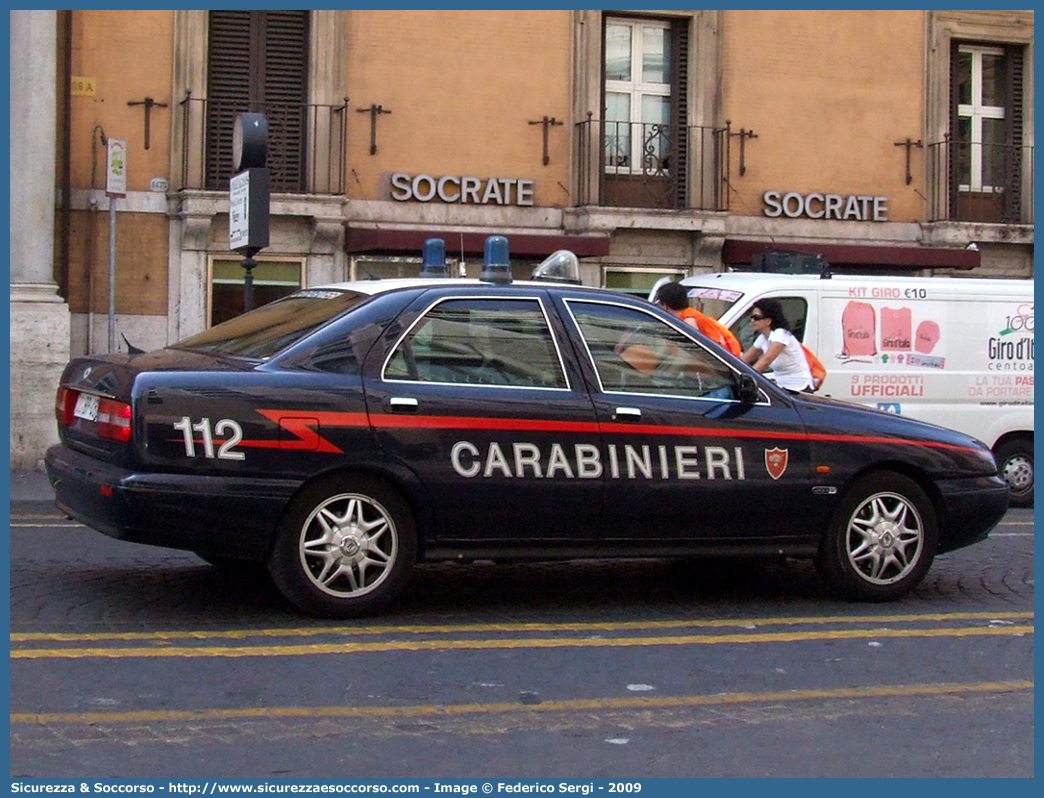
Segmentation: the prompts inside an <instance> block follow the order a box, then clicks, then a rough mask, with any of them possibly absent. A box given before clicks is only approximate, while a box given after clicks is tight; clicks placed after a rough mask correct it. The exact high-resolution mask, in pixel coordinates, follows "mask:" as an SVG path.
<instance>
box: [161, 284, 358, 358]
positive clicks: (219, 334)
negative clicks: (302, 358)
mask: <svg viewBox="0 0 1044 798" xmlns="http://www.w3.org/2000/svg"><path fill="white" fill-rule="evenodd" d="M366 299H369V295H368V294H360V293H357V292H355V291H340V290H336V289H305V290H304V291H298V292H297V293H296V294H291V295H290V296H288V297H286V298H284V299H279V300H276V301H275V302H272V303H270V304H268V305H264V306H262V307H259V308H257V309H256V310H252V311H250V312H249V313H244V314H243V315H242V316H237V317H236V318H234V319H229V320H228V321H226V322H223V323H221V324H218V325H216V326H214V327H211V328H210V329H209V330H205V331H204V332H201V333H199V334H198V335H193V336H192V337H190V338H186V339H185V340H183V341H180V342H179V343H177V344H175V347H176V348H178V349H192V350H195V351H197V352H213V353H217V354H223V355H233V356H235V357H249V358H258V359H264V358H268V357H271V356H272V355H274V354H276V353H277V352H279V351H281V350H283V349H285V348H286V347H288V346H290V345H292V344H295V343H297V342H298V341H300V340H301V339H302V338H304V337H305V336H306V335H308V334H309V333H310V332H312V331H313V330H316V329H318V328H319V327H322V326H323V325H324V324H326V323H327V322H328V321H330V320H331V319H333V318H335V317H336V316H339V315H340V314H341V313H344V311H346V310H348V309H349V308H352V307H354V306H355V305H358V304H359V303H360V302H363V301H364V300H366Z"/></svg>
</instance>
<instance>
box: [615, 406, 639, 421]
mask: <svg viewBox="0 0 1044 798" xmlns="http://www.w3.org/2000/svg"><path fill="white" fill-rule="evenodd" d="M641 417H642V411H641V410H639V409H638V408H637V407H618V408H616V411H615V412H614V413H613V419H614V420H615V419H618V418H633V419H639V418H641Z"/></svg>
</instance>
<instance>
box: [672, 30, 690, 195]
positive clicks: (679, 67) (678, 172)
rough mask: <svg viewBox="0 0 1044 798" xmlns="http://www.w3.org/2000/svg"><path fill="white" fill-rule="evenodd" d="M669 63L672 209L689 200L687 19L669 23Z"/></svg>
mask: <svg viewBox="0 0 1044 798" xmlns="http://www.w3.org/2000/svg"><path fill="white" fill-rule="evenodd" d="M671 45H672V46H671V52H672V59H673V64H672V65H671V69H672V72H671V74H672V75H673V76H674V80H673V81H672V85H671V106H672V108H671V121H672V122H673V123H674V125H675V128H674V129H675V136H674V139H675V152H674V158H673V159H672V160H673V164H672V168H671V179H672V180H673V181H674V186H673V187H672V188H673V193H674V199H675V203H676V204H675V205H674V207H675V208H687V207H688V203H689V196H688V195H689V192H688V185H689V127H688V122H689V20H688V19H679V20H675V21H674V22H673V23H672V24H671Z"/></svg>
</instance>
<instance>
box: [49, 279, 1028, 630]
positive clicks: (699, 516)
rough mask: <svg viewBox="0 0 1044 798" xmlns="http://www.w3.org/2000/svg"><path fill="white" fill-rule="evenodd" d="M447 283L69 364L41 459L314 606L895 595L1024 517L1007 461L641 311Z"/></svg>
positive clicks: (80, 498)
mask: <svg viewBox="0 0 1044 798" xmlns="http://www.w3.org/2000/svg"><path fill="white" fill-rule="evenodd" d="M486 276H488V278H489V279H485V280H458V279H451V278H442V277H432V278H425V279H420V280H388V281H383V280H381V281H367V282H355V283H342V284H337V285H329V286H323V287H318V288H308V289H305V290H301V291H299V292H297V293H295V294H293V295H292V296H289V297H287V298H285V299H282V300H279V301H276V302H273V303H272V304H269V305H266V306H264V307H261V308H259V309H257V310H254V311H252V312H250V313H246V314H244V315H242V316H240V317H238V318H235V319H233V320H231V321H228V322H226V323H224V324H221V325H218V326H216V327H213V328H211V329H209V330H207V331H205V332H203V333H201V334H199V335H196V336H194V337H191V338H189V339H187V340H184V341H181V342H180V343H177V344H175V345H173V346H170V347H168V348H166V349H161V350H157V351H154V352H149V353H145V354H135V355H101V356H91V357H81V358H76V359H75V360H73V361H72V362H71V363H70V364H69V365H68V366H67V367H66V369H65V372H64V374H63V376H62V379H61V384H60V387H59V389H58V393H57V402H56V415H57V419H58V425H59V430H60V435H61V443H60V444H58V445H56V446H54V447H52V448H51V449H50V450H49V451H48V453H47V458H46V464H47V470H48V474H49V477H50V480H51V482H52V484H53V486H54V490H55V495H56V500H57V503H58V506H59V507H60V508H61V509H62V510H63V511H65V512H66V513H68V514H69V515H70V516H72V517H73V518H75V519H77V520H79V521H81V522H82V523H84V524H86V525H88V526H90V527H93V528H95V529H97V530H99V531H101V532H103V533H105V534H107V535H110V536H112V537H115V538H120V539H123V540H131V541H137V542H139V543H147V544H153V545H157V546H166V547H171V548H178V549H187V550H189V551H193V552H195V553H197V554H198V555H199V556H200V557H202V558H204V559H205V560H207V561H209V562H212V563H215V564H221V565H229V564H234V563H237V562H251V561H252V562H260V563H264V564H265V566H266V567H267V569H268V570H269V572H270V573H271V575H272V577H273V579H274V581H275V584H276V585H277V586H278V587H279V589H280V590H281V591H282V592H283V593H284V594H285V596H286V597H287V598H288V599H289V600H290V601H291V602H293V604H295V605H296V606H297V607H298V608H299V609H301V610H303V611H305V612H307V613H311V614H314V615H319V616H326V617H351V616H358V615H364V614H369V613H373V612H375V611H377V610H378V609H380V608H382V607H384V606H386V605H387V604H388V603H389V602H390V601H391V600H393V599H394V598H395V596H396V595H397V594H398V593H399V592H400V591H401V590H402V588H403V586H404V584H405V583H406V580H407V579H408V578H409V575H410V571H411V569H412V567H413V565H414V563H416V562H418V561H438V560H473V559H479V558H482V559H494V560H508V559H510V560H519V559H529V560H546V559H569V558H581V557H601V558H604V557H648V556H657V557H662V556H692V555H715V556H720V555H737V556H760V555H772V556H789V557H805V558H815V559H816V563H817V565H818V566H819V570H820V572H821V573H822V574H823V577H824V578H825V580H826V582H827V584H828V586H829V587H830V588H831V589H832V591H834V592H836V593H838V594H841V595H844V596H847V597H851V598H856V599H863V600H870V601H881V600H891V599H896V598H899V597H901V596H903V595H904V594H906V593H907V592H908V591H910V590H911V589H912V588H913V587H914V586H915V585H917V584H918V582H920V580H921V579H922V578H923V577H924V575H925V573H926V572H927V571H928V568H929V567H930V565H931V563H932V560H933V558H934V557H935V555H936V554H938V553H942V552H946V551H951V550H953V549H957V548H960V547H962V546H968V545H970V544H973V543H976V542H978V541H981V540H984V539H985V538H986V536H987V535H988V534H989V532H990V530H991V529H992V528H993V527H994V526H995V525H996V523H997V522H998V521H999V520H1000V518H1001V517H1002V515H1003V514H1004V512H1005V510H1006V508H1007V501H1008V499H1007V496H1008V494H1007V488H1006V485H1005V483H1004V481H1003V480H1002V479H1000V478H999V477H998V475H997V467H996V463H995V462H994V459H993V455H992V454H991V453H990V450H989V449H988V448H987V447H986V446H984V445H983V444H982V443H980V442H979V441H976V440H974V439H972V438H969V437H968V436H966V435H963V434H960V433H957V432H953V431H950V430H947V429H943V428H941V427H936V426H932V425H928V424H923V423H919V422H915V421H911V420H908V419H904V418H901V417H898V416H894V415H889V414H885V413H880V412H877V411H874V410H869V409H866V408H863V407H857V406H855V405H851V404H846V403H842V402H838V401H833V400H830V399H824V398H819V397H816V396H813V395H808V394H794V393H790V392H788V391H786V390H782V389H780V388H778V387H777V386H776V385H775V384H773V382H772V381H771V380H770V379H767V378H766V377H765V376H763V375H761V374H759V373H757V372H755V371H753V370H752V369H750V368H748V367H747V366H746V365H745V364H743V363H741V362H740V361H739V360H738V359H736V358H735V357H733V356H731V355H730V354H729V353H728V352H726V351H725V350H723V349H721V348H719V347H718V346H716V345H715V344H713V343H711V342H710V341H709V340H707V339H706V338H704V337H703V336H702V335H700V333H698V332H697V331H696V330H694V329H693V328H691V327H689V326H687V325H685V324H683V323H681V322H680V321H678V320H677V319H675V318H674V317H673V316H671V315H670V314H668V313H667V312H665V311H662V310H661V309H659V308H657V307H655V306H653V305H651V304H650V303H648V302H646V301H644V300H642V299H638V298H634V297H629V296H625V295H622V294H618V293H614V292H610V291H605V290H599V289H593V288H584V287H581V286H579V285H575V284H570V283H563V282H549V281H545V280H540V279H535V280H529V281H525V282H511V280H510V276H509V273H506V272H504V271H497V270H491V271H490V272H489V274H488V275H485V274H484V277H486Z"/></svg>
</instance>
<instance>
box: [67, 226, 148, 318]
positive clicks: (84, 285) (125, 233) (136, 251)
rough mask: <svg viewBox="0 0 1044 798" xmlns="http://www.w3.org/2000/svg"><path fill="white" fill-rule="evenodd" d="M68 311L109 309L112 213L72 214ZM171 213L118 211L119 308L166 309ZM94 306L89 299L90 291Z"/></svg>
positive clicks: (133, 311) (138, 312)
mask: <svg viewBox="0 0 1044 798" xmlns="http://www.w3.org/2000/svg"><path fill="white" fill-rule="evenodd" d="M69 239H70V247H69V310H71V311H72V312H73V313H87V312H88V311H89V310H91V309H93V311H94V312H95V313H107V312H108V310H109V214H108V212H107V211H73V212H72V214H71V215H70V235H69ZM166 242H167V217H166V216H165V215H163V214H157V213H128V212H119V211H117V213H116V312H117V313H120V314H130V315H145V316H149V315H156V316H165V315H166V314H167V244H166ZM92 282H93V302H92V303H91V305H92V307H88V298H89V297H90V296H91V294H92V288H91V283H92Z"/></svg>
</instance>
